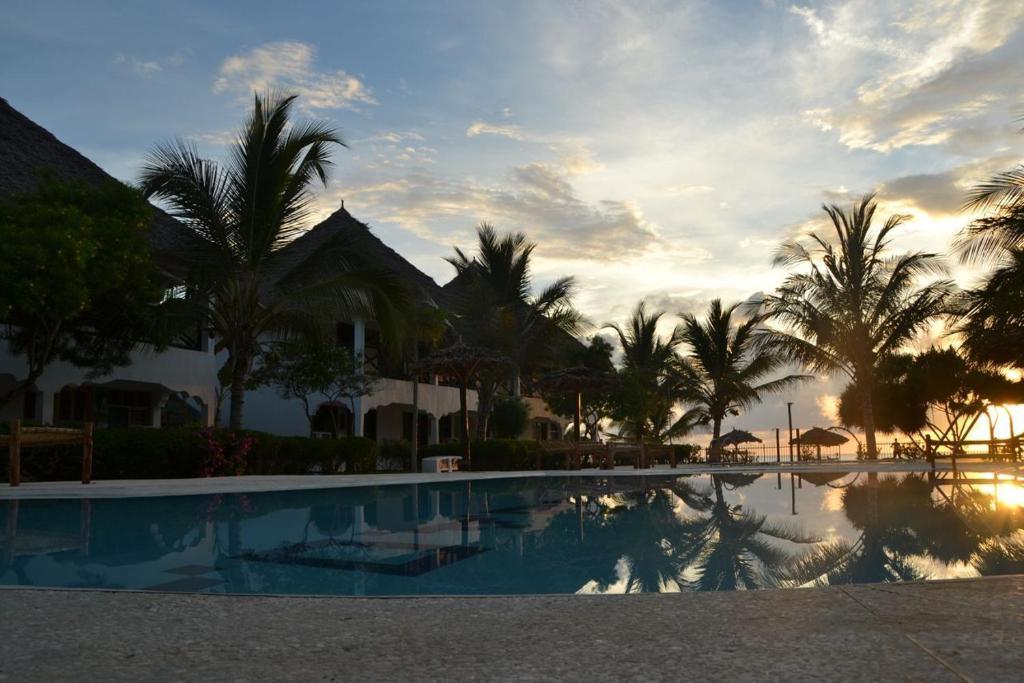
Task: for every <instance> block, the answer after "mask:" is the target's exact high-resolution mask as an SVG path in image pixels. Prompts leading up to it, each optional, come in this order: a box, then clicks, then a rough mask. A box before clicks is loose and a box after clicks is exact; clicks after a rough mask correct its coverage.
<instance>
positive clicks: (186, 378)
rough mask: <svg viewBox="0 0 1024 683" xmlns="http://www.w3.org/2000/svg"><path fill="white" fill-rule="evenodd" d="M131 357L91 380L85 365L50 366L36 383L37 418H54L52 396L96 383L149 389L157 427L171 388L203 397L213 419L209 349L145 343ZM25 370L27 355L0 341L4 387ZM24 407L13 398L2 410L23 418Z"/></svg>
mask: <svg viewBox="0 0 1024 683" xmlns="http://www.w3.org/2000/svg"><path fill="white" fill-rule="evenodd" d="M206 346H207V347H208V346H209V344H208V343H207V344H206ZM131 358H132V362H131V364H130V365H127V366H125V367H121V368H114V371H113V372H111V373H110V374H109V375H105V376H103V377H98V378H93V379H88V378H87V377H86V375H87V374H88V370H87V369H84V368H76V367H74V366H73V365H70V364H68V363H62V362H56V363H52V364H50V365H49V366H48V367H47V368H46V371H45V372H44V373H43V375H42V377H40V378H39V380H37V381H36V384H35V389H36V393H37V399H36V415H35V419H36V420H39V421H41V422H47V423H48V422H52V421H53V419H54V395H55V394H57V393H58V392H60V390H61V389H63V388H64V387H68V386H72V387H74V386H82V385H84V384H92V385H96V386H106V385H114V386H119V387H131V388H135V389H138V390H144V391H150V392H151V393H152V395H153V406H154V410H155V411H156V413H155V416H156V421H155V422H154V426H159V409H160V407H161V406H162V402H163V401H166V399H167V397H168V396H169V395H170V394H171V393H172V392H185V393H187V394H189V395H190V396H194V397H198V398H199V399H201V400H202V402H203V403H204V404H205V406H206V407H207V409H206V411H205V413H206V414H205V415H204V418H203V419H204V422H205V423H206V424H210V423H211V421H212V419H213V406H214V405H215V402H216V389H217V367H218V366H217V365H216V359H215V357H214V355H213V353H212V352H211V351H209V350H203V351H193V350H188V349H181V348H175V347H172V348H169V349H167V350H166V351H164V352H162V353H157V352H155V351H153V350H152V349H150V348H148V347H146V348H143V349H140V350H138V351H136V352H134V353H133V354H132V356H131ZM27 373H28V368H27V367H26V365H25V361H24V358H23V357H20V356H13V355H11V353H10V351H9V350H8V348H7V344H6V343H5V342H0V391H2V390H5V389H6V388H8V387H10V386H12V385H13V384H14V383H15V382H16V381H17V378H20V377H24V376H25V375H26V374H27ZM22 407H23V404H22V402H21V400H15V401H13V402H12V404H10V405H8V406H6V407H5V408H4V409H3V410H2V411H0V420H9V419H12V418H16V417H22Z"/></svg>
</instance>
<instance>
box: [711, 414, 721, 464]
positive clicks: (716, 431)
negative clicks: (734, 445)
mask: <svg viewBox="0 0 1024 683" xmlns="http://www.w3.org/2000/svg"><path fill="white" fill-rule="evenodd" d="M712 424H713V425H714V427H713V430H712V432H711V448H710V450H709V451H708V462H721V460H722V446H721V445H720V444H719V443H718V439H719V437H720V436H722V421H721V420H718V419H716V420H714V421H713V423H712Z"/></svg>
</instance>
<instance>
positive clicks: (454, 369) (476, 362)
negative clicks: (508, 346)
mask: <svg viewBox="0 0 1024 683" xmlns="http://www.w3.org/2000/svg"><path fill="white" fill-rule="evenodd" d="M510 364H511V361H510V360H509V359H508V358H506V357H505V356H503V355H501V354H500V353H497V352H496V351H492V350H491V349H488V348H485V347H482V346H467V345H466V344H462V343H458V344H453V345H451V346H449V347H446V348H443V349H440V350H438V351H435V352H434V353H432V354H430V355H429V356H427V357H426V358H424V359H423V360H421V361H419V362H418V363H416V364H415V367H414V369H415V370H417V371H420V372H436V373H438V374H441V375H450V376H455V377H460V378H463V379H465V378H468V377H471V376H473V375H474V374H476V373H478V372H488V371H492V370H500V369H502V368H506V367H508V366H509V365H510Z"/></svg>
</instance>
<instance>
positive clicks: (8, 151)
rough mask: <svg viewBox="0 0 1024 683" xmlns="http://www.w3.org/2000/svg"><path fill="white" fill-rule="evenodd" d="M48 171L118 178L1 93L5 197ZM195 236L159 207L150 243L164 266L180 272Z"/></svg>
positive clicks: (0, 161) (79, 177)
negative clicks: (33, 118) (34, 119)
mask: <svg viewBox="0 0 1024 683" xmlns="http://www.w3.org/2000/svg"><path fill="white" fill-rule="evenodd" d="M44 174H50V175H51V176H52V177H53V178H54V179H56V180H60V181H64V182H79V183H84V184H86V185H98V184H100V183H102V182H104V181H108V180H113V179H114V178H113V176H111V175H110V174H109V173H107V172H106V171H104V170H103V169H102V168H100V167H99V166H97V165H96V164H94V163H93V162H92V161H90V160H89V159H87V158H85V157H84V156H82V155H81V154H79V153H78V152H77V151H75V150H74V149H72V148H71V147H69V146H68V145H66V144H64V143H63V142H61V141H60V140H58V139H57V138H56V137H54V135H53V134H52V133H50V132H49V131H48V130H46V129H45V128H43V127H42V126H39V125H38V124H36V123H34V122H33V121H32V120H31V119H29V118H28V117H27V116H25V115H24V114H22V113H21V112H19V111H18V110H16V109H15V108H14V107H12V106H11V105H10V104H9V103H8V102H7V100H5V99H3V98H2V97H0V196H4V195H9V194H16V193H21V192H30V191H32V190H33V189H35V187H36V185H37V184H38V183H39V180H40V179H41V178H42V177H43V175H44ZM194 239H195V238H194V237H193V236H192V233H191V232H190V231H189V229H188V228H186V227H185V226H184V225H182V224H181V223H179V222H178V221H177V220H175V219H174V218H172V217H171V216H169V215H167V214H166V213H165V212H163V211H161V210H160V209H157V208H155V207H154V215H153V221H152V226H151V230H150V235H149V242H150V245H151V246H152V248H153V253H154V255H155V257H156V258H157V260H158V261H159V262H160V263H161V265H162V266H164V267H165V268H168V269H170V270H172V271H175V272H176V271H177V270H178V268H179V267H180V266H182V265H184V264H185V263H186V262H187V258H185V257H183V254H184V253H185V252H187V250H188V248H189V245H190V244H192V242H193V240H194Z"/></svg>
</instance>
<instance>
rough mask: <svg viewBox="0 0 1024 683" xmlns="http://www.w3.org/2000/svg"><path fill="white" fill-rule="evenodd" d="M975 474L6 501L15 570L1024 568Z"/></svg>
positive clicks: (296, 578) (580, 481)
mask: <svg viewBox="0 0 1024 683" xmlns="http://www.w3.org/2000/svg"><path fill="white" fill-rule="evenodd" d="M972 476H976V477H980V478H979V479H963V478H957V479H952V478H951V475H948V476H945V477H942V478H939V479H936V478H934V477H929V476H927V475H923V474H896V475H877V474H867V473H859V474H858V473H849V474H839V473H835V474H825V473H808V474H803V475H793V474H788V473H787V474H775V473H771V474H762V475H756V474H755V475H748V474H725V475H693V476H670V477H666V476H654V475H652V476H647V477H608V476H580V477H563V478H509V479H493V480H478V481H472V482H467V481H462V482H447V483H441V484H418V485H395V486H381V487H359V488H337V489H324V490H316V491H308V490H307V491H286V492H269V493H256V494H249V495H227V494H225V495H212V496H178V497H162V498H129V499H96V500H85V501H79V500H54V501H20V502H14V501H7V502H0V531H3V532H4V536H3V537H2V542H0V584H3V585H21V586H60V587H89V588H133V589H146V590H168V591H194V592H228V593H275V594H281V593H290V594H336V595H430V594H433V595H436V594H472V595H480V594H490V595H495V594H516V593H621V592H639V591H680V590H735V589H757V588H776V587H796V586H807V585H821V584H837V583H849V582H856V583H863V582H878V581H905V580H914V579H940V578H951V577H966V576H978V575H979V574H995V573H1010V572H1020V571H1024V531H1021V528H1022V527H1024V508H1022V505H1024V495H1022V491H1024V482H1020V483H1019V484H1018V482H1017V480H1013V479H1011V480H1008V479H1003V480H999V481H998V483H997V484H996V485H993V484H992V483H982V482H986V481H987V482H993V479H992V476H991V475H972ZM986 477H987V479H986Z"/></svg>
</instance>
